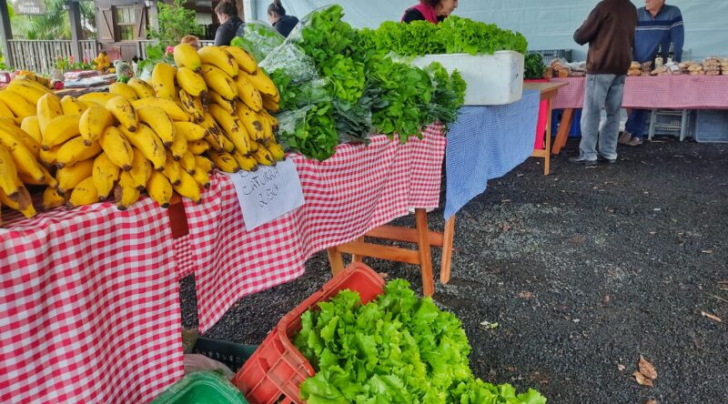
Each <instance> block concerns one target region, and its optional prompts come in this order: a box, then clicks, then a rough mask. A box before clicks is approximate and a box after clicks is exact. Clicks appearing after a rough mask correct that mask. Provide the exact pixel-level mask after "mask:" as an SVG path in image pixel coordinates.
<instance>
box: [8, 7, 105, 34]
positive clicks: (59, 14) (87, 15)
mask: <svg viewBox="0 0 728 404" xmlns="http://www.w3.org/2000/svg"><path fill="white" fill-rule="evenodd" d="M64 3H65V0H45V6H46V12H45V14H43V15H33V16H26V15H17V14H15V13H14V10H12V8H11V7H10V6H9V5H8V13H9V14H10V25H11V27H12V29H13V36H14V37H16V38H19V39H41V40H52V39H64V40H67V39H71V22H70V19H69V17H68V11H66V10H64V9H63V4H64ZM79 6H80V9H81V25H82V29H83V32H84V36H85V37H86V38H92V37H94V36H95V31H96V29H95V27H96V10H95V9H94V3H93V2H80V3H79Z"/></svg>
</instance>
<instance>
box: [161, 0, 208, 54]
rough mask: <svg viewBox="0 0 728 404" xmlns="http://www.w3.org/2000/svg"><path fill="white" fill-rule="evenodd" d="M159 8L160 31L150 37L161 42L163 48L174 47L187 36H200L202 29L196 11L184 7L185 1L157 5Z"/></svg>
mask: <svg viewBox="0 0 728 404" xmlns="http://www.w3.org/2000/svg"><path fill="white" fill-rule="evenodd" d="M157 4H158V7H159V14H158V19H159V31H152V32H151V33H150V34H149V37H150V38H152V39H156V40H157V41H159V44H160V46H162V48H163V49H164V48H166V47H167V46H174V45H177V44H178V43H179V41H180V40H181V39H182V37H183V36H185V35H199V34H200V27H199V26H198V25H197V17H196V13H195V11H194V10H188V9H186V8H185V7H184V4H185V1H184V0H174V3H173V4H165V3H162V2H159V3H157Z"/></svg>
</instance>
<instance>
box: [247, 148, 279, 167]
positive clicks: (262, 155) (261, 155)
mask: <svg viewBox="0 0 728 404" xmlns="http://www.w3.org/2000/svg"><path fill="white" fill-rule="evenodd" d="M251 157H252V158H254V159H255V161H257V162H258V164H260V165H264V166H274V165H276V158H275V157H273V154H271V152H269V151H268V149H266V148H265V147H263V146H260V147H258V150H256V151H255V152H254V153H253V154H251Z"/></svg>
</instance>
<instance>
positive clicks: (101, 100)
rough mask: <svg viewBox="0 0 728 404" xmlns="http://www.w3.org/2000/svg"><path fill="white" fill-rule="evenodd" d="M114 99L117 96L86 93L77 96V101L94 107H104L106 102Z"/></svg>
mask: <svg viewBox="0 0 728 404" xmlns="http://www.w3.org/2000/svg"><path fill="white" fill-rule="evenodd" d="M114 97H118V96H117V95H116V94H110V93H88V94H84V95H81V96H79V97H78V100H79V101H81V102H84V103H86V104H89V103H92V104H96V105H101V106H102V107H103V106H104V105H106V102H108V101H109V100H110V99H112V98H114Z"/></svg>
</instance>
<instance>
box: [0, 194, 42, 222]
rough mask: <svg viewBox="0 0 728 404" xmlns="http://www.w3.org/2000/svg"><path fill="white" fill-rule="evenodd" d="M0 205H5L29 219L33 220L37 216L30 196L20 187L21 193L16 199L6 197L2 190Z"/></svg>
mask: <svg viewBox="0 0 728 404" xmlns="http://www.w3.org/2000/svg"><path fill="white" fill-rule="evenodd" d="M0 205H5V206H7V207H9V208H11V209H15V210H17V211H18V212H20V213H22V214H23V215H24V216H25V217H26V218H28V219H30V218H32V217H33V216H35V214H36V212H35V207H33V201H32V200H31V199H30V194H29V193H28V190H27V189H25V187H20V193H19V194H18V195H17V196H16V197H15V198H10V197H8V196H7V195H5V192H3V190H2V189H0Z"/></svg>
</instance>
